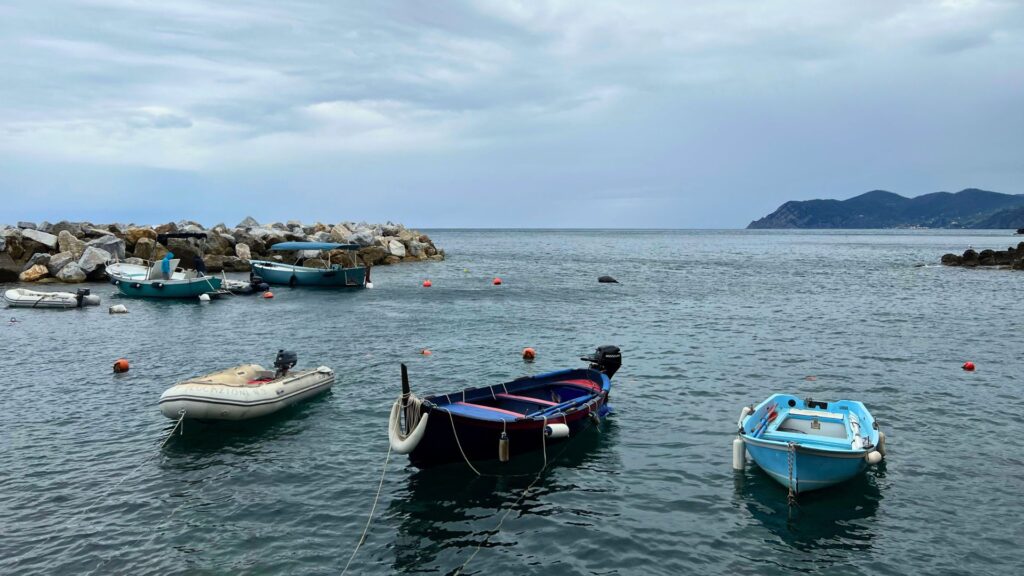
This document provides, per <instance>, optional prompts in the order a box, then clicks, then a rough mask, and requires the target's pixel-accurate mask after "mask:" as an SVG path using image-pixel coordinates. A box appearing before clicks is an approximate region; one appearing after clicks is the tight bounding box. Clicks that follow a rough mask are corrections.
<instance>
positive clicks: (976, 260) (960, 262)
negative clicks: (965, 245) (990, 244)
mask: <svg viewBox="0 0 1024 576" xmlns="http://www.w3.org/2000/svg"><path fill="white" fill-rule="evenodd" d="M942 263H943V264H945V265H946V266H967V267H970V268H973V267H975V266H1006V267H1009V268H1012V269H1014V270H1024V242H1021V243H1020V244H1017V247H1016V248H1014V247H1013V246H1010V247H1009V248H1007V249H1006V250H982V251H981V252H975V251H974V250H972V249H967V250H965V251H964V253H963V255H962V256H958V255H956V254H944V255H943V256H942Z"/></svg>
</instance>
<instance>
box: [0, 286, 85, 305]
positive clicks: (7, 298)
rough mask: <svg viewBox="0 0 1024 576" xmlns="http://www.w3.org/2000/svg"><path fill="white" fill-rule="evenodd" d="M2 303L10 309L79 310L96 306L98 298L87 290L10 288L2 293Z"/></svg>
mask: <svg viewBox="0 0 1024 576" xmlns="http://www.w3.org/2000/svg"><path fill="white" fill-rule="evenodd" d="M4 302H6V303H7V306H9V307H11V308H81V307H83V306H98V305H99V303H100V297H99V296H95V295H93V294H90V293H89V289H88V288H79V289H78V292H75V293H71V292H40V291H38V290H29V289H28V288H12V289H10V290H7V291H6V292H4Z"/></svg>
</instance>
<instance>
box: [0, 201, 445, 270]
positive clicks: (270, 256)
mask: <svg viewBox="0 0 1024 576" xmlns="http://www.w3.org/2000/svg"><path fill="white" fill-rule="evenodd" d="M177 232H192V233H204V234H206V238H205V239H198V238H170V239H167V240H166V245H164V244H161V243H160V242H158V241H157V240H158V237H159V235H161V234H171V233H177ZM288 241H298V242H336V243H340V244H356V245H358V246H359V247H360V248H359V250H358V252H357V254H358V257H359V261H360V262H363V263H368V264H370V265H373V266H377V265H382V264H397V263H399V262H409V261H421V260H443V259H444V250H441V249H438V248H437V247H436V246H434V243H433V241H431V239H430V238H429V237H428V236H427V235H426V234H421V233H419V232H417V231H416V230H410V229H408V228H406V227H405V226H402V225H401V224H392V223H390V222H389V223H387V224H366V223H358V224H357V223H354V222H342V223H339V224H323V223H320V222H317V223H315V224H303V223H301V222H298V221H295V220H289V221H288V222H287V223H281V222H274V223H271V224H260V223H259V222H257V221H256V220H255V219H253V218H251V217H250V218H246V219H245V220H243V221H241V222H239V223H238V225H237V226H234V227H230V228H229V227H228V226H226V225H224V224H217V225H216V226H213V227H211V228H209V229H207V228H205V227H203V226H202V225H201V224H199V223H198V222H192V221H181V222H168V223H167V224H160V225H159V226H140V225H135V224H92V223H89V222H67V221H61V222H58V223H56V224H50V223H49V222H41V223H38V224H37V223H35V222H18V224H17V225H16V226H0V282H41V283H48V282H66V283H73V282H85V281H87V280H104V279H105V278H106V271H105V265H106V262H107V261H109V260H112V259H115V258H116V259H119V260H126V261H129V262H138V263H141V261H142V260H148V261H156V260H159V259H161V258H163V257H164V255H166V254H167V252H168V251H170V252H173V253H174V256H175V258H178V259H180V261H181V262H180V264H179V266H181V267H183V268H190V267H192V265H193V261H194V258H195V257H196V256H201V257H202V258H203V260H204V262H205V263H206V268H207V270H208V271H209V272H220V271H227V272H247V271H249V269H250V266H249V261H250V260H275V261H284V256H283V255H282V254H277V253H274V252H272V251H271V250H270V247H271V246H273V245H274V244H277V243H279V242H288ZM328 255H329V258H330V261H331V262H332V263H335V264H342V265H344V266H352V265H353V264H354V261H353V254H352V252H351V251H347V250H332V251H331V252H329V253H328ZM310 256H312V255H310ZM311 260H312V261H307V262H308V263H309V265H313V266H319V265H323V264H324V262H323V261H322V260H319V259H315V260H314V259H311Z"/></svg>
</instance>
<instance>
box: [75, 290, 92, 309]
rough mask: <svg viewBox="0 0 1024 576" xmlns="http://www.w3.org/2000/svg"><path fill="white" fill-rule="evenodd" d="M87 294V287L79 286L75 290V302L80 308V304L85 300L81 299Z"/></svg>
mask: <svg viewBox="0 0 1024 576" xmlns="http://www.w3.org/2000/svg"><path fill="white" fill-rule="evenodd" d="M88 295H89V289H88V288H79V289H78V290H77V291H76V292H75V302H76V303H77V305H78V307H79V308H81V307H82V305H83V304H84V303H85V302H83V300H84V299H85V297H86V296H88Z"/></svg>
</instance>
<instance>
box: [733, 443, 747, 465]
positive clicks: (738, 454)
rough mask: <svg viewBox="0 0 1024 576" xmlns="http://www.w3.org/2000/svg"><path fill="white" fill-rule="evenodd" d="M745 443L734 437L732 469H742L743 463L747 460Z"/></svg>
mask: <svg viewBox="0 0 1024 576" xmlns="http://www.w3.org/2000/svg"><path fill="white" fill-rule="evenodd" d="M746 453H747V445H746V444H744V443H743V440H740V439H739V438H734V439H733V441H732V469H733V470H743V465H744V464H745V463H746V460H747V456H746Z"/></svg>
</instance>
